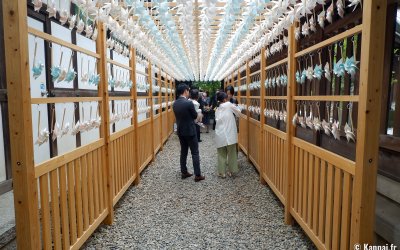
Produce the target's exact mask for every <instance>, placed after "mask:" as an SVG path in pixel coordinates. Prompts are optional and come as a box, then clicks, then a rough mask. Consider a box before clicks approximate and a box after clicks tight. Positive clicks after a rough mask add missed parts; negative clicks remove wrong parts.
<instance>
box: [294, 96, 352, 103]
mask: <svg viewBox="0 0 400 250" xmlns="http://www.w3.org/2000/svg"><path fill="white" fill-rule="evenodd" d="M293 100H295V101H331V102H358V100H359V96H358V95H315V96H293Z"/></svg>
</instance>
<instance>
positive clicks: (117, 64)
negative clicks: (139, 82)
mask: <svg viewBox="0 0 400 250" xmlns="http://www.w3.org/2000/svg"><path fill="white" fill-rule="evenodd" d="M107 63H110V64H113V65H115V66H118V67H120V68H123V69H127V70H129V71H132V68H131V67H129V66H127V65H125V64H122V63H120V62H117V61H115V60H112V59H110V58H107Z"/></svg>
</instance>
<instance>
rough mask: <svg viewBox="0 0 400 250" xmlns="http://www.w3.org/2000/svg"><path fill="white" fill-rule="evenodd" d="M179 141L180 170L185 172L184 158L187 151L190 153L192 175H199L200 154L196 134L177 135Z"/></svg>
mask: <svg viewBox="0 0 400 250" xmlns="http://www.w3.org/2000/svg"><path fill="white" fill-rule="evenodd" d="M179 142H180V143H181V172H182V173H187V172H188V170H187V166H186V160H187V155H188V152H189V148H190V152H191V153H192V160H193V169H194V175H196V176H200V175H201V171H200V155H199V143H198V141H197V136H196V135H193V136H179Z"/></svg>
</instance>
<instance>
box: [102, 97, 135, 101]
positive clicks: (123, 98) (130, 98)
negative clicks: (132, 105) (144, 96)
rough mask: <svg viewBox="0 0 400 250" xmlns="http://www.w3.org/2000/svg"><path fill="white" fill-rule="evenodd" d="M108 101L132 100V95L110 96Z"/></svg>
mask: <svg viewBox="0 0 400 250" xmlns="http://www.w3.org/2000/svg"><path fill="white" fill-rule="evenodd" d="M108 100H109V101H129V100H133V97H132V96H110V97H108Z"/></svg>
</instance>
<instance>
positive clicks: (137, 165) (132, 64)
mask: <svg viewBox="0 0 400 250" xmlns="http://www.w3.org/2000/svg"><path fill="white" fill-rule="evenodd" d="M131 54H132V58H131V60H130V61H129V63H130V67H131V68H132V74H131V81H132V82H133V86H132V89H131V96H132V97H133V107H132V108H133V114H134V115H133V117H132V122H133V125H134V127H135V135H134V138H135V143H134V145H135V152H133V153H134V154H135V156H134V157H135V173H136V178H135V180H134V181H133V185H135V186H137V185H139V184H140V163H139V146H138V145H139V144H138V129H137V128H138V114H137V91H136V49H134V48H132V49H131Z"/></svg>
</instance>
